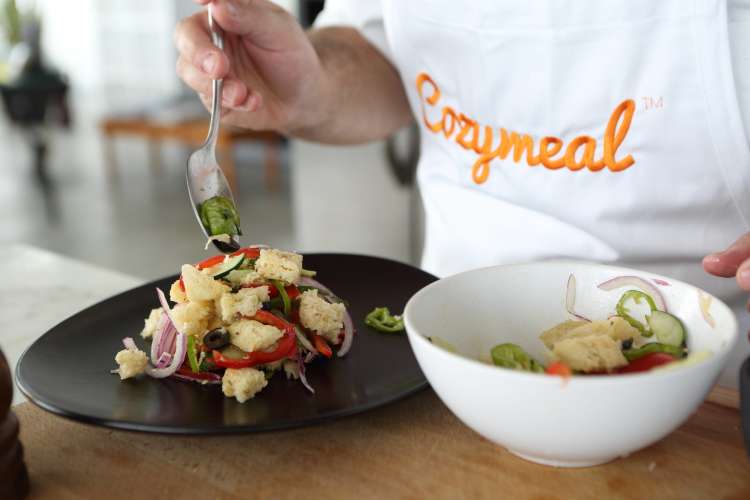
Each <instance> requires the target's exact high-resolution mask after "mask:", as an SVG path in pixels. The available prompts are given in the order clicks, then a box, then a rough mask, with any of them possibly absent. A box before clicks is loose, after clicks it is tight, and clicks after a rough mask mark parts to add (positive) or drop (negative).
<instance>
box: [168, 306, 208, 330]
mask: <svg viewBox="0 0 750 500" xmlns="http://www.w3.org/2000/svg"><path fill="white" fill-rule="evenodd" d="M213 312H214V306H213V302H185V303H183V304H177V305H176V306H174V308H172V312H171V315H172V321H173V322H174V324H175V325H174V326H175V328H177V330H178V331H180V332H182V333H184V334H185V335H196V336H199V335H202V334H203V333H205V332H206V330H207V329H208V323H209V321H210V320H211V319H212V317H213Z"/></svg>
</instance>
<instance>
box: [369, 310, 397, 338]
mask: <svg viewBox="0 0 750 500" xmlns="http://www.w3.org/2000/svg"><path fill="white" fill-rule="evenodd" d="M365 324H366V325H367V326H369V327H371V328H374V329H376V330H378V331H380V332H385V333H396V332H403V331H404V319H403V318H402V317H401V316H394V315H392V314H391V311H389V310H388V308H387V307H376V308H375V309H373V310H372V311H370V314H368V315H367V316H365Z"/></svg>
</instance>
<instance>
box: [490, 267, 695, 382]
mask: <svg viewBox="0 0 750 500" xmlns="http://www.w3.org/2000/svg"><path fill="white" fill-rule="evenodd" d="M655 283H656V284H658V285H660V286H669V284H668V283H666V282H664V281H662V280H659V281H655ZM599 288H600V289H602V290H605V291H613V290H617V289H621V288H625V289H626V291H625V292H624V293H622V295H621V296H620V298H619V300H618V301H617V304H616V306H615V308H614V311H612V314H611V315H610V316H609V317H608V318H606V319H601V320H592V319H589V318H586V317H584V316H581V315H580V314H578V313H576V312H575V295H576V280H575V277H574V276H573V275H571V276H570V278H569V279H568V285H567V294H566V307H567V310H568V313H570V315H571V316H572V317H573V318H575V319H571V320H568V321H564V322H562V323H560V324H558V325H556V326H554V327H552V328H550V329H549V330H547V331H545V332H543V333H542V334H541V336H540V340H541V341H542V343H543V344H544V346H545V347H546V348H547V358H548V363H547V364H546V365H545V364H543V363H541V362H539V361H537V360H535V359H533V358H532V357H531V356H530V355H529V354H528V353H526V352H525V351H524V350H523V349H522V348H521V347H520V346H518V345H516V344H512V343H505V344H500V345H496V346H495V347H493V348H492V350H491V351H490V357H491V359H492V363H493V364H495V365H497V366H501V367H504V368H511V369H515V370H523V371H530V372H537V373H548V374H551V375H561V376H569V375H572V374H579V375H594V374H596V375H603V374H622V373H635V372H644V371H649V370H651V369H654V368H656V367H661V366H664V365H668V364H671V363H674V362H676V361H680V360H684V359H685V358H687V357H688V349H687V333H686V330H685V326H684V325H683V323H682V321H680V319H679V318H677V317H676V316H674V315H672V314H670V313H669V312H668V311H667V305H666V302H665V300H664V298H663V296H662V294H661V292H660V291H659V290H658V288H657V287H656V285H655V284H652V283H650V282H649V281H646V280H644V279H642V278H638V277H635V276H619V277H617V278H614V279H611V280H608V281H605V282H604V283H601V284H600V285H599ZM702 354H704V353H695V354H693V355H691V358H695V361H697V360H698V358H701V359H702ZM683 362H685V361H683Z"/></svg>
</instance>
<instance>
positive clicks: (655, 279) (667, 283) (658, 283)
mask: <svg viewBox="0 0 750 500" xmlns="http://www.w3.org/2000/svg"><path fill="white" fill-rule="evenodd" d="M654 283H656V284H657V285H661V286H671V285H670V284H669V281H664V280H660V279H659V278H654Z"/></svg>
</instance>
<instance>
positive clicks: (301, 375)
mask: <svg viewBox="0 0 750 500" xmlns="http://www.w3.org/2000/svg"><path fill="white" fill-rule="evenodd" d="M296 360H297V369H298V370H299V380H300V382H302V385H304V386H305V388H306V389H307V390H308V391H310V392H311V393H313V394H315V389H313V388H312V386H311V385H310V383H309V382H308V381H307V377H306V376H305V363H303V362H302V356H300V355H299V353H297V356H296Z"/></svg>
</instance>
